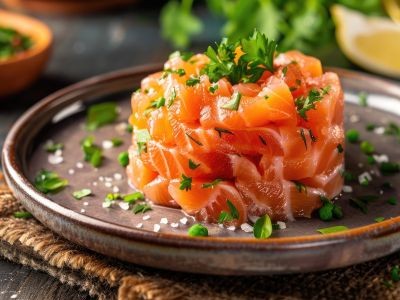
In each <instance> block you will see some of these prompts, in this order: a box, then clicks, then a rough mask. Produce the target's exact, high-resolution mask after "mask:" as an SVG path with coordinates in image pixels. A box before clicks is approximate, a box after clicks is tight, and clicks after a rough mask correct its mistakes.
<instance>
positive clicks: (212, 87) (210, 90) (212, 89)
mask: <svg viewBox="0 0 400 300" xmlns="http://www.w3.org/2000/svg"><path fill="white" fill-rule="evenodd" d="M218 87H219V86H218V84H216V83H214V84H212V85H211V86H210V87H209V88H208V91H209V92H210V93H211V94H214V93H215V92H216V90H218Z"/></svg>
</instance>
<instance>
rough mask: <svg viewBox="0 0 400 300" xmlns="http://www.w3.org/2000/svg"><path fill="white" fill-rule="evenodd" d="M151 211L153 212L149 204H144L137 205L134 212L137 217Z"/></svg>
mask: <svg viewBox="0 0 400 300" xmlns="http://www.w3.org/2000/svg"><path fill="white" fill-rule="evenodd" d="M149 210H152V208H151V206H150V205H149V204H147V203H143V204H136V205H135V207H134V208H133V210H132V211H133V213H134V214H135V215H137V214H139V213H142V214H144V213H145V212H147V211H149Z"/></svg>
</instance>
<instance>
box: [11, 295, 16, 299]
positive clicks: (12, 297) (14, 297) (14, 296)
mask: <svg viewBox="0 0 400 300" xmlns="http://www.w3.org/2000/svg"><path fill="white" fill-rule="evenodd" d="M17 297H18V294H14V295H11V296H10V299H16V298H17Z"/></svg>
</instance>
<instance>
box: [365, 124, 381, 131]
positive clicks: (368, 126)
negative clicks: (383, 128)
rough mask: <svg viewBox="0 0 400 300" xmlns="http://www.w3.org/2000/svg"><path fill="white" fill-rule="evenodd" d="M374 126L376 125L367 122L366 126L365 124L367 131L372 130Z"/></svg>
mask: <svg viewBox="0 0 400 300" xmlns="http://www.w3.org/2000/svg"><path fill="white" fill-rule="evenodd" d="M376 127H378V126H377V125H376V124H372V123H370V124H367V126H365V130H367V131H373V130H374V129H375V128H376Z"/></svg>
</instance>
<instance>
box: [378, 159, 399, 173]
mask: <svg viewBox="0 0 400 300" xmlns="http://www.w3.org/2000/svg"><path fill="white" fill-rule="evenodd" d="M379 170H380V171H381V172H382V174H383V175H390V174H394V173H398V172H400V165H399V164H398V163H393V162H382V163H381V164H380V166H379Z"/></svg>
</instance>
